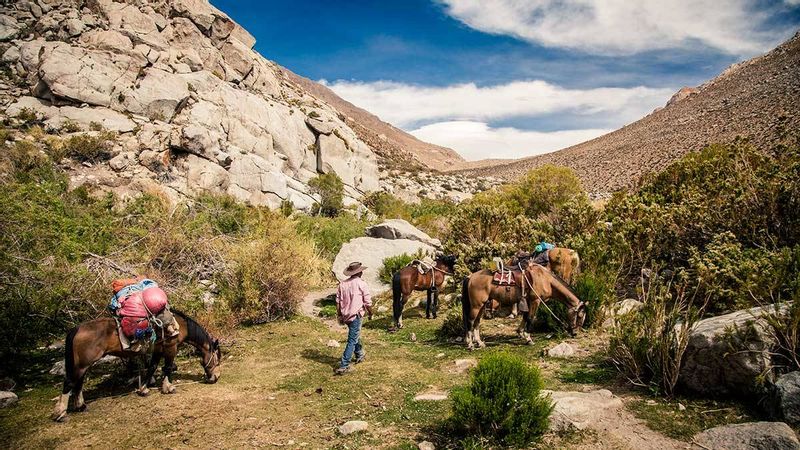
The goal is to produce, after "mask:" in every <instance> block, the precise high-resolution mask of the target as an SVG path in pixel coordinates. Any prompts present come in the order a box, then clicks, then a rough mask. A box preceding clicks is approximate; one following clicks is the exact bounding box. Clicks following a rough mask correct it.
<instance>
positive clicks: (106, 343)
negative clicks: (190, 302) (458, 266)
mask: <svg viewBox="0 0 800 450" xmlns="http://www.w3.org/2000/svg"><path fill="white" fill-rule="evenodd" d="M172 313H173V315H174V316H175V320H176V321H177V322H178V325H179V326H180V334H179V335H178V336H174V337H167V338H164V337H163V332H162V331H161V330H160V329H156V330H157V331H156V333H157V335H159V339H158V340H157V341H156V342H155V344H154V346H153V355H152V357H151V359H150V366H149V367H148V371H147V376H146V377H145V378H144V379H145V380H146V381H145V382H146V383H149V382H150V380H151V379H152V378H153V375H154V374H155V371H156V366H158V363H159V361H160V360H161V358H162V357H163V358H164V368H163V371H164V380H163V382H162V384H161V392H162V393H164V394H172V393H174V392H175V386H173V385H172V383H171V382H170V379H169V378H170V375H171V374H172V371H173V370H174V360H175V355H176V354H177V352H178V344H181V343H183V342H186V343H187V344H189V345H191V346H193V347H195V348H196V349H197V350H199V351H200V353H202V354H203V369H204V370H205V374H206V381H208V382H209V383H216V382H217V380H218V379H219V375H220V363H221V362H222V354H221V352H220V349H219V340H217V339H214V338H213V337H212V336H211V335H210V334H208V332H207V331H206V330H205V329H204V328H203V327H202V326H200V324H198V323H197V322H195V321H194V320H193V319H192V318H190V317H189V316H187V315H186V314H184V313H182V312H180V311H175V310H173V311H172ZM105 355H113V356H119V357H122V358H130V357H135V356H140V355H141V353H138V352H133V351H130V350H123V349H122V344H120V341H119V332H118V330H117V322H116V320H114V319H113V318H111V317H103V318H99V319H94V320H90V321H87V322H84V323H82V324H80V325H79V326H78V327H77V328H74V329H72V330H70V332H69V333H67V338H66V340H65V342H64V368H65V372H66V374H65V376H64V387H63V389H62V390H61V396H60V397H59V398H58V401H57V402H56V407H55V410H54V411H53V415H52V419H53V420H56V421H60V420H62V419H64V417H66V415H67V408H68V406H69V398H70V395H72V396H74V409H75V410H76V411H84V410H86V403H85V402H84V400H83V382H84V380H85V379H86V371H87V370H88V369H89V367H91V365H92V364H94V363H95V362H96V361H97V360H99V359H100V358H102V357H103V356H105ZM140 389H141V387H140ZM145 391H146V390H145ZM145 391H142V393H145Z"/></svg>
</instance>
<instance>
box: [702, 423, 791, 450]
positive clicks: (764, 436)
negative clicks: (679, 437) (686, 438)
mask: <svg viewBox="0 0 800 450" xmlns="http://www.w3.org/2000/svg"><path fill="white" fill-rule="evenodd" d="M692 441H693V442H696V443H697V444H700V445H701V446H703V448H709V449H712V448H713V449H725V450H797V449H800V441H798V440H797V436H796V435H795V433H794V431H793V430H792V429H791V428H790V427H789V425H786V424H785V423H783V422H750V423H740V424H736V425H723V426H719V427H714V428H710V429H708V430H705V431H703V432H702V433H699V434H697V435H695V437H694V438H693V439H692Z"/></svg>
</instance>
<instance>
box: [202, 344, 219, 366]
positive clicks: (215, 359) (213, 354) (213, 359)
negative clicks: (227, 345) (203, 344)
mask: <svg viewBox="0 0 800 450" xmlns="http://www.w3.org/2000/svg"><path fill="white" fill-rule="evenodd" d="M217 352H219V347H216V346H213V345H212V347H211V357H210V358H208V362H204V363H203V369H205V370H206V371H209V370H211V368H212V367H217V366H218V365H219V356H218V354H217ZM212 362H213V363H214V365H213V366H212V365H211V363H212Z"/></svg>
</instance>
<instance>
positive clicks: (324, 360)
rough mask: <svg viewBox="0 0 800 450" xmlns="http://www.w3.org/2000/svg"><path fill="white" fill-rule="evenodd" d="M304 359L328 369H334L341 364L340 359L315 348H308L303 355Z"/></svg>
mask: <svg viewBox="0 0 800 450" xmlns="http://www.w3.org/2000/svg"><path fill="white" fill-rule="evenodd" d="M301 355H302V356H303V358H305V359H308V360H310V361H314V362H317V363H320V364H323V365H325V366H326V367H333V366H335V365H337V364H338V363H339V358H337V357H335V356H331V355H328V354H325V353H323V352H321V351H319V350H317V349H314V348H307V349H305V350H303V352H302V353H301Z"/></svg>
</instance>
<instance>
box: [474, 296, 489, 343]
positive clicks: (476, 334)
mask: <svg viewBox="0 0 800 450" xmlns="http://www.w3.org/2000/svg"><path fill="white" fill-rule="evenodd" d="M483 309H484V307H483V306H481V308H480V309H479V310H478V312H477V314H476V317H475V321H474V322H473V325H472V339H473V340H474V341H475V343H476V344H478V348H484V347H486V344H485V343H484V342H483V340H481V318H482V317H483Z"/></svg>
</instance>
